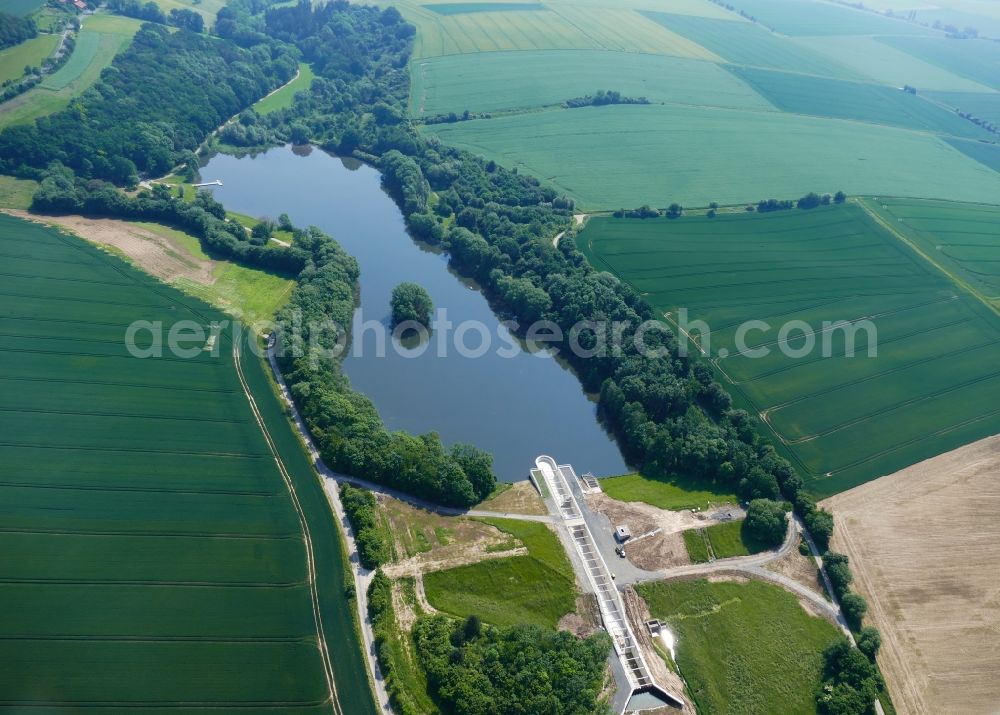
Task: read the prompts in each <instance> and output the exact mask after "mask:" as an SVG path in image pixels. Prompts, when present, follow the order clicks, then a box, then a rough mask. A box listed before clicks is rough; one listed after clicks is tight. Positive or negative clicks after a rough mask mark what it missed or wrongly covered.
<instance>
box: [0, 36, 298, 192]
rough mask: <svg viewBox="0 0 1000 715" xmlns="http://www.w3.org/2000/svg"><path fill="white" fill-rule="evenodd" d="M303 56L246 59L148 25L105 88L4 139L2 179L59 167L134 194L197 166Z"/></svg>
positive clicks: (236, 51) (220, 44)
mask: <svg viewBox="0 0 1000 715" xmlns="http://www.w3.org/2000/svg"><path fill="white" fill-rule="evenodd" d="M297 54H298V53H297V52H295V50H294V49H291V48H289V47H288V46H286V45H284V44H283V43H272V44H271V45H261V46H259V47H256V48H254V49H253V50H247V49H244V48H241V47H238V46H236V45H235V44H233V43H230V42H226V41H220V40H218V39H215V38H209V37H206V36H204V35H199V34H196V33H193V32H188V31H184V30H181V31H179V32H174V33H171V32H170V31H168V30H167V29H166V28H165V27H162V26H159V25H154V24H146V25H143V26H142V28H141V29H140V30H139V32H138V34H136V36H135V39H134V40H133V41H132V44H131V45H130V46H129V48H128V49H127V50H125V52H123V53H122V54H120V55H119V56H118V57H117V58H116V59H115V61H114V63H113V64H112V66H111V67H110V68H108V69H106V70H104V72H103V73H102V74H101V80H100V81H99V82H98V83H97V84H95V85H94V86H93V87H92V88H91V89H89V90H87V91H86V92H84V94H83V95H81V96H80V97H79V98H77V99H75V100H73V102H72V103H70V105H69V106H68V107H67V108H66V109H65V110H63V111H61V112H57V113H56V114H53V115H51V116H48V117H42V118H40V119H38V120H37V121H36V122H35V124H33V125H25V126H14V127H9V128H7V129H5V130H4V131H3V132H0V171H3V172H4V173H8V174H11V173H13V174H19V175H22V176H36V175H37V174H38V172H40V171H41V170H44V169H45V168H46V167H48V166H49V164H50V163H51V162H53V161H59V162H61V163H63V164H65V165H66V166H68V167H70V168H71V169H73V171H74V172H75V173H76V174H77V175H79V176H81V177H84V178H88V179H89V178H96V179H105V180H107V181H111V182H114V183H116V184H118V185H124V186H128V185H133V184H135V183H136V181H138V178H139V176H138V175H139V173H140V172H141V173H143V174H147V175H152V176H161V175H163V174H166V173H168V172H169V171H170V170H171V169H173V168H174V167H175V166H177V165H178V164H181V163H183V162H184V161H187V160H190V158H191V152H192V151H193V150H194V149H196V148H197V147H198V145H199V144H201V142H202V141H203V140H204V139H205V137H206V136H208V134H209V133H210V132H212V131H214V130H215V128H216V127H218V126H219V125H220V124H222V123H223V122H225V121H226V120H227V119H229V118H230V117H231V116H233V115H234V114H236V113H238V112H239V111H240V110H242V109H243V108H245V107H247V106H248V105H250V104H252V103H253V102H254V101H256V100H257V99H259V98H260V97H262V96H264V95H265V94H267V93H268V92H270V91H271V90H272V89H274V88H276V87H278V86H280V85H281V84H283V83H285V82H287V81H288V80H289V79H290V78H291V77H293V76H294V75H295V72H296V70H297V68H298V59H297Z"/></svg>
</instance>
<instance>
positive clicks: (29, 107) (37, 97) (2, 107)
mask: <svg viewBox="0 0 1000 715" xmlns="http://www.w3.org/2000/svg"><path fill="white" fill-rule="evenodd" d="M141 24H142V23H141V22H139V21H138V20H133V19H132V18H128V17H117V16H111V15H92V16H91V17H88V18H87V19H86V20H85V21H84V27H83V29H82V30H81V31H80V32H79V34H78V35H77V47H76V49H75V50H74V53H73V55H71V56H70V59H69V60H68V61H67V62H66V64H65V65H63V66H62V67H60V68H59V69H58V70H57V71H55V72H53V73H52V74H51V75H49V76H48V77H46V78H45V80H44V82H43V83H42V85H41V86H39V87H35V88H34V89H31V90H29V91H27V92H25V93H24V94H22V95H19V96H17V97H14V98H13V99H11V100H10V101H8V102H4V103H3V104H0V129H2V128H3V127H6V126H11V125H14V124H28V123H30V122H32V121H34V120H35V119H37V118H38V117H44V116H46V115H48V114H52V113H54V112H58V111H59V110H60V109H64V108H65V107H66V106H67V105H68V104H69V103H70V100H72V99H73V98H74V97H76V96H78V95H79V94H80V93H81V92H83V91H84V90H85V89H87V88H88V87H90V86H91V85H93V84H94V83H95V82H96V81H97V80H98V79H100V76H101V70H103V69H104V68H105V67H107V66H108V65H110V64H111V60H113V59H114V57H115V55H116V54H118V52H119V51H121V50H122V49H124V48H125V47H126V46H127V45H128V43H129V42H131V40H132V37H133V36H134V35H135V33H136V32H138V31H139V26H140V25H141ZM95 36H96V37H97V38H98V41H97V47H96V51H94V52H93V53H92V54H90V53H89V52H88V55H87V56H88V57H89V59H87V61H86V63H83V62H82V61H80V60H78V59H77V53H78V52H79V51H80V49H81V46H82V48H83V49H86V48H87V47H88V46H93V37H95ZM82 56H83V55H81V57H82Z"/></svg>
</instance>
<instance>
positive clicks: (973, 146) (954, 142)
mask: <svg viewBox="0 0 1000 715" xmlns="http://www.w3.org/2000/svg"><path fill="white" fill-rule="evenodd" d="M948 143H949V144H950V145H951V146H953V147H955V148H956V149H958V150H959V151H960V152H962V153H963V154H965V155H966V156H968V157H970V158H972V159H975V160H976V161H978V162H979V163H980V164H982V165H983V166H986V167H989V168H990V169H993V171H1000V145H997V144H983V143H981V142H974V141H969V140H967V139H949V140H948Z"/></svg>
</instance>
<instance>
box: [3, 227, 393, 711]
mask: <svg viewBox="0 0 1000 715" xmlns="http://www.w3.org/2000/svg"><path fill="white" fill-rule="evenodd" d="M0 254H2V255H3V256H4V261H5V269H4V270H5V272H6V274H5V287H4V289H3V291H2V292H3V294H4V296H5V300H4V302H3V305H4V307H3V310H2V311H0V363H2V370H0V374H2V378H0V381H2V382H3V383H4V387H5V389H4V391H3V393H2V396H0V423H2V427H0V429H2V434H3V454H4V464H5V469H4V472H3V475H2V476H0V503H2V504H3V513H4V523H5V529H4V533H3V534H2V535H0V542H2V544H0V581H2V582H3V583H4V588H3V589H2V590H3V594H2V596H0V603H2V608H0V636H2V637H0V643H2V644H3V645H0V651H2V652H0V658H3V661H4V662H5V663H6V664H7V667H5V668H4V670H3V672H2V673H0V691H2V692H3V693H4V701H5V703H6V704H7V705H9V706H13V707H15V708H17V707H18V706H20V705H25V706H27V705H28V704H31V705H32V706H38V705H39V704H45V705H46V706H49V707H53V708H58V707H63V708H71V709H80V708H87V707H98V706H100V707H105V708H107V707H114V708H125V707H130V708H139V709H141V708H163V707H176V706H177V705H178V704H181V703H183V704H184V706H185V707H186V708H188V709H189V710H190V711H191V712H200V711H207V709H210V708H211V709H215V708H240V707H259V706H271V707H273V706H280V707H284V708H287V709H289V710H290V711H292V712H302V713H305V712H321V711H329V705H328V704H327V705H324V702H326V701H327V700H328V695H329V693H328V686H327V683H326V677H325V675H324V671H325V668H324V664H323V659H322V658H321V655H320V650H319V648H317V643H318V636H317V626H316V623H315V621H314V617H313V604H312V596H311V591H310V588H309V581H308V576H307V561H306V554H307V548H311V549H312V550H313V554H314V558H315V562H316V569H317V570H316V581H317V585H318V587H319V593H320V596H319V612H320V613H321V614H322V618H323V624H324V631H325V635H326V638H327V643H328V647H329V649H330V651H331V655H332V658H333V660H334V670H335V671H336V678H337V684H338V685H340V686H341V687H340V697H341V701H342V704H343V705H344V707H345V709H346V711H348V712H361V713H374V706H373V705H372V703H371V697H370V695H368V694H367V693H366V692H365V691H366V689H365V688H358V686H357V684H358V683H363V682H367V679H366V675H365V670H364V665H363V662H362V660H361V657H360V649H359V645H358V643H357V638H356V635H355V631H354V628H353V625H352V623H353V621H352V612H351V610H350V608H349V605H348V603H347V602H346V601H345V600H344V598H343V593H344V569H343V566H342V564H343V560H344V555H343V553H342V551H341V544H340V541H339V537H338V535H337V533H336V527H335V523H334V521H333V518H332V515H331V513H330V509H329V505H328V504H327V502H326V499H325V497H324V495H323V492H322V487H321V485H320V484H319V481H318V480H317V479H316V477H315V474H314V472H313V471H312V470H311V467H310V464H309V461H308V457H307V456H306V455H305V452H304V450H303V448H302V446H301V444H300V442H299V441H298V439H297V437H296V435H295V434H294V432H293V431H292V428H291V427H290V425H289V423H288V421H287V418H286V417H285V415H284V413H283V411H282V408H281V406H280V404H279V403H278V400H277V398H276V397H275V395H274V391H273V388H272V386H271V384H270V382H269V380H268V377H267V374H266V372H265V368H264V367H263V365H262V364H261V363H260V361H259V360H257V359H255V358H254V357H253V356H252V355H246V354H245V355H244V357H243V359H242V361H241V363H242V365H243V371H244V379H245V380H246V381H247V383H248V385H249V388H250V389H251V390H252V393H253V394H254V395H255V400H256V402H257V405H258V408H259V410H260V413H261V419H262V420H263V423H264V424H265V425H266V426H267V430H268V433H269V435H270V438H271V440H272V443H273V445H274V448H275V449H276V450H277V452H276V453H277V454H279V455H281V459H282V461H283V463H284V466H285V468H286V469H287V472H288V474H289V475H290V476H289V479H290V480H291V483H292V484H293V485H294V489H295V491H296V493H297V494H298V501H299V503H300V504H301V508H302V510H303V514H302V517H301V519H302V520H300V517H299V516H298V515H297V512H296V509H295V508H294V507H293V501H292V499H291V496H290V492H289V487H288V486H287V485H286V483H285V481H284V479H283V478H282V475H281V473H280V472H279V471H278V469H277V467H276V461H275V458H274V453H272V451H271V448H270V447H269V443H268V442H267V441H266V440H265V438H264V434H263V432H262V430H261V428H260V426H259V425H258V423H257V421H256V419H255V417H254V414H253V413H252V412H251V410H250V409H249V408H250V405H249V404H248V402H247V400H246V397H245V396H244V393H243V389H242V388H241V384H240V381H239V379H238V378H237V374H236V371H235V369H234V360H233V355H232V340H233V337H234V336H233V332H232V330H231V329H227V330H225V331H223V332H222V333H221V335H220V338H219V347H220V350H219V354H218V356H212V355H211V353H210V352H209V351H205V350H199V348H200V347H203V344H204V342H205V341H204V339H201V340H200V341H195V342H188V343H187V344H186V345H185V347H193V348H195V356H194V357H192V358H189V359H181V358H179V357H177V356H173V355H170V354H169V353H167V354H165V355H164V356H163V357H152V358H148V359H140V358H137V357H133V356H132V355H131V354H130V353H129V352H128V351H127V349H126V346H125V340H124V333H125V330H126V327H127V326H128V325H129V324H131V323H132V322H133V321H136V320H149V321H162V322H163V323H164V324H165V325H167V326H169V325H172V324H173V323H174V322H175V321H177V320H181V319H189V320H193V321H196V322H197V323H199V324H202V325H205V324H207V323H208V322H209V321H213V320H216V321H222V320H225V319H226V316H225V315H223V314H221V313H219V312H218V311H216V310H214V309H212V308H210V307H209V306H208V305H206V304H204V303H202V302H200V301H198V300H196V299H193V298H190V297H188V296H185V295H184V294H182V293H180V292H177V291H175V290H174V289H172V288H169V287H168V286H165V285H163V284H161V283H158V282H156V281H155V280H154V279H152V278H150V277H148V276H146V275H144V274H141V273H139V272H138V271H135V270H134V269H132V268H131V267H129V266H128V265H127V264H126V263H124V262H122V261H120V260H118V259H117V258H115V257H113V256H109V255H107V254H105V253H102V252H101V251H99V250H97V249H96V248H93V247H92V246H90V245H88V244H86V243H85V242H83V241H82V240H80V239H77V238H74V237H70V236H68V235H66V234H63V233H60V232H57V231H56V230H54V229H52V228H49V227H44V226H40V225H38V224H35V223H30V222H26V221H22V220H19V219H15V218H13V217H9V216H0ZM137 344H138V345H140V346H147V345H148V344H149V338H148V337H147V338H141V337H140V339H139V340H137ZM303 520H304V521H303ZM303 523H305V524H306V525H307V528H308V530H309V532H310V534H311V539H310V541H309V545H308V546H307V541H306V539H305V538H304V529H303V526H302V524H303ZM206 672H211V673H212V677H211V678H206V677H205V673H206Z"/></svg>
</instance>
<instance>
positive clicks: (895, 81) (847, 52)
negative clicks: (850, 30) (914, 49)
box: [790, 36, 991, 92]
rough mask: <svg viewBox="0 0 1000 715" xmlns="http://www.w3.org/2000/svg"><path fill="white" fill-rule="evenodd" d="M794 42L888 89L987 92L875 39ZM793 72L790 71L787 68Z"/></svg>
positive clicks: (810, 38)
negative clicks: (914, 88) (909, 87)
mask: <svg viewBox="0 0 1000 715" xmlns="http://www.w3.org/2000/svg"><path fill="white" fill-rule="evenodd" d="M797 43H798V44H799V45H800V46H802V47H804V48H807V49H809V50H812V51H813V52H815V53H816V54H819V55H823V56H824V57H826V58H828V59H827V61H832V62H836V63H837V64H839V65H841V66H845V67H849V68H851V69H852V70H853V71H854V72H856V73H857V74H858V75H859V76H861V77H869V78H871V79H874V80H875V81H876V82H879V83H881V84H886V85H889V86H890V87H897V88H899V87H902V86H903V85H905V84H909V85H912V86H914V87H917V89H918V90H919V91H921V92H923V91H924V90H943V91H954V92H989V91H991V90H990V88H989V87H988V86H986V85H984V84H980V83H979V82H973V81H972V80H971V79H967V78H965V77H961V76H959V75H957V74H955V73H954V72H949V71H948V70H946V69H944V68H942V67H939V66H937V65H935V64H932V63H930V62H924V61H923V60H921V59H918V58H917V57H914V56H913V55H911V54H907V53H906V52H903V51H902V50H899V49H896V48H895V47H890V46H889V45H887V44H885V43H884V42H880V41H879V40H878V39H877V38H875V37H832V36H831V37H807V38H799V39H798V40H797ZM790 69H791V70H792V71H794V68H790Z"/></svg>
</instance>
